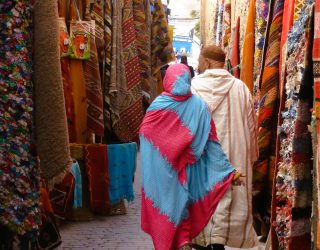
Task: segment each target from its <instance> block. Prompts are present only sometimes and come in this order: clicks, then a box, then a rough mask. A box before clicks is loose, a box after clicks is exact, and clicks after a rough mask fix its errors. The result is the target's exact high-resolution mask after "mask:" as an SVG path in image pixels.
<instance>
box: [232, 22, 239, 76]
mask: <svg viewBox="0 0 320 250" xmlns="http://www.w3.org/2000/svg"><path fill="white" fill-rule="evenodd" d="M239 30H240V17H239V18H238V19H237V25H236V27H235V30H234V35H233V41H232V49H231V57H230V64H231V74H232V75H233V76H234V77H236V78H239V77H240V54H239Z"/></svg>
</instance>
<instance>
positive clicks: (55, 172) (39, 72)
mask: <svg viewBox="0 0 320 250" xmlns="http://www.w3.org/2000/svg"><path fill="white" fill-rule="evenodd" d="M33 18H34V20H35V24H34V46H35V48H37V49H36V50H34V58H33V60H34V85H35V86H34V91H35V122H36V146H37V152H38V154H39V157H40V167H41V170H42V174H43V177H44V179H45V180H46V181H47V182H48V183H49V184H54V182H59V181H61V180H62V179H63V177H64V175H65V173H66V172H67V171H69V170H70V167H71V158H70V151H69V136H68V126H67V117H66V110H65V104H64V95H63V81H62V77H61V76H62V74H61V65H60V50H59V37H60V33H59V24H58V21H57V20H58V6H57V3H56V2H52V1H35V9H34V17H33ZM48 27H50V28H48ZM44 93H45V94H44ZM50 186H51V185H49V188H50Z"/></svg>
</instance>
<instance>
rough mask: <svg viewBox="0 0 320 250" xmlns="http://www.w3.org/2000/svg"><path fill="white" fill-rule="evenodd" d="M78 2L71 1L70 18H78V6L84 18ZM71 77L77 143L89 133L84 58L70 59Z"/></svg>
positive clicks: (83, 141) (82, 141)
mask: <svg viewBox="0 0 320 250" xmlns="http://www.w3.org/2000/svg"><path fill="white" fill-rule="evenodd" d="M77 2H78V4H77V6H75V4H74V1H72V2H70V13H69V14H70V15H69V16H70V17H69V18H70V19H68V20H77V10H76V7H78V9H79V12H80V17H81V18H82V17H83V16H82V13H83V11H82V10H83V6H82V4H81V3H80V2H79V1H77ZM69 66H70V78H71V84H72V94H73V102H74V112H75V116H76V124H75V126H76V141H75V142H77V143H86V142H87V133H88V115H87V111H88V103H87V96H86V82H85V77H84V69H83V62H82V60H78V59H70V63H69Z"/></svg>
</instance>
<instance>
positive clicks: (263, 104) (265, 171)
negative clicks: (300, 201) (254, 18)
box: [252, 0, 284, 237]
mask: <svg viewBox="0 0 320 250" xmlns="http://www.w3.org/2000/svg"><path fill="white" fill-rule="evenodd" d="M283 3H284V1H283V0H276V1H275V3H274V6H273V10H272V16H270V17H271V19H270V20H272V21H271V24H270V26H269V27H270V28H269V35H268V38H267V44H268V46H267V47H266V57H265V58H264V60H265V62H264V68H263V71H262V76H261V77H262V81H261V88H260V103H259V109H258V131H259V132H258V144H259V159H258V161H257V162H256V163H255V164H254V166H253V187H252V189H253V211H254V218H255V219H256V220H262V221H261V223H265V224H266V225H265V227H268V226H269V225H268V224H269V218H268V217H270V214H269V211H267V208H268V207H270V204H271V190H268V183H269V182H268V176H269V173H270V172H272V170H273V169H274V157H275V153H276V150H275V147H273V146H274V145H275V141H276V135H275V133H274V132H275V131H276V125H277V114H278V110H277V101H278V90H279V57H280V36H278V34H280V33H281V29H282V14H283ZM265 233H267V232H265ZM263 236H265V237H266V235H263Z"/></svg>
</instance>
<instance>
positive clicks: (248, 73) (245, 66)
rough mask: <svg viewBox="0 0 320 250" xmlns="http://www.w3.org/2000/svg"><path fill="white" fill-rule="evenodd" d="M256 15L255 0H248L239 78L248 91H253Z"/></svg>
mask: <svg viewBox="0 0 320 250" xmlns="http://www.w3.org/2000/svg"><path fill="white" fill-rule="evenodd" d="M255 17H256V4H255V0H251V1H250V7H249V13H248V18H247V27H246V34H245V38H244V45H243V53H242V54H243V57H242V61H241V74H240V79H241V81H243V82H244V83H245V84H246V85H247V87H248V88H249V90H250V92H251V93H252V92H253V68H254V50H255V47H254V38H255V36H254V31H255V30H254V25H255Z"/></svg>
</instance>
